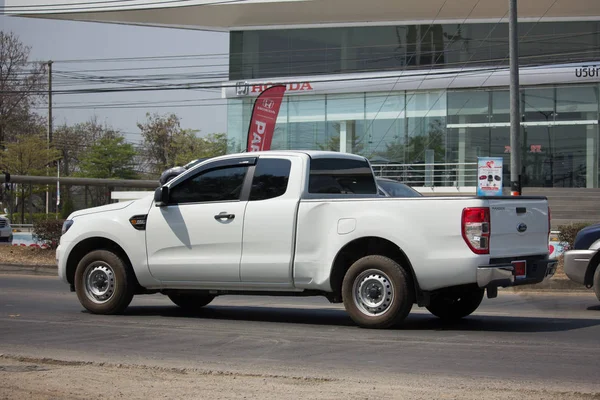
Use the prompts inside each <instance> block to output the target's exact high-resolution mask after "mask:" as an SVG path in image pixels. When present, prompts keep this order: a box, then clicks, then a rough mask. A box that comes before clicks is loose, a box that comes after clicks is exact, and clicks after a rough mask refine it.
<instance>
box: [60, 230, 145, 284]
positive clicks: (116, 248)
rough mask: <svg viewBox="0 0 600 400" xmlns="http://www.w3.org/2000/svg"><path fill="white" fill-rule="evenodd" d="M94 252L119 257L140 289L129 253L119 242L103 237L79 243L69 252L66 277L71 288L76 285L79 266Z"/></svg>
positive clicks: (91, 238) (95, 237)
mask: <svg viewBox="0 0 600 400" xmlns="http://www.w3.org/2000/svg"><path fill="white" fill-rule="evenodd" d="M94 250H107V251H111V252H113V253H115V254H116V255H118V256H119V257H120V258H121V259H122V260H123V262H124V263H125V266H126V267H127V268H129V269H130V270H131V276H133V278H134V279H135V282H134V284H135V286H136V287H138V288H139V287H140V284H139V282H138V280H137V277H136V276H135V270H134V269H133V265H132V264H131V259H130V257H129V256H128V255H127V252H126V251H125V250H124V249H123V248H122V247H121V246H120V245H119V244H118V243H117V242H115V241H113V240H111V239H108V238H105V237H101V236H94V237H90V238H87V239H84V240H82V241H81V242H79V243H77V244H76V245H75V247H73V249H72V250H71V251H70V252H69V255H68V257H67V267H66V277H67V281H68V282H69V284H70V285H71V286H72V285H74V284H75V271H76V269H77V265H78V264H79V262H80V261H81V259H82V258H83V257H84V256H85V255H86V254H88V253H89V252H91V251H94Z"/></svg>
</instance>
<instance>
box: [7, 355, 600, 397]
mask: <svg viewBox="0 0 600 400" xmlns="http://www.w3.org/2000/svg"><path fill="white" fill-rule="evenodd" d="M107 398H110V399H157V398H164V399H171V398H177V399H214V398H218V399H261V400H263V399H283V398H286V399H336V400H338V399H375V398H377V399H380V398H385V399H391V398H393V399H415V400H418V399H428V400H429V399H459V398H460V399H481V398H488V399H491V400H494V399H503V400H504V399H519V400H531V399H540V400H541V399H544V400H547V399H549V398H560V399H600V393H599V392H588V393H585V392H584V391H583V390H582V389H575V390H574V389H573V388H570V387H568V386H567V385H560V386H555V387H549V386H545V385H542V384H538V383H532V382H502V381H500V380H498V379H494V380H490V381H482V380H473V379H470V378H466V377H465V378H442V377H431V376H422V375H421V376H416V375H411V376H409V375H402V376H393V377H387V378H384V377H369V376H365V375H362V374H361V375H358V376H357V377H350V376H345V377H335V374H333V377H331V376H328V377H319V376H312V377H307V376H293V375H286V374H285V373H282V374H281V375H268V374H264V375H263V374H260V373H257V372H255V371H248V372H247V373H244V372H227V371H211V370H201V369H187V368H158V367H148V366H143V365H122V364H116V365H106V364H90V363H78V362H73V361H59V360H53V359H33V358H29V359H26V358H22V357H16V356H0V399H2V400H4V399H11V400H13V399H31V400H42V399H43V400H49V399H107Z"/></svg>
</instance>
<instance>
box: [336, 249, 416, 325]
mask: <svg viewBox="0 0 600 400" xmlns="http://www.w3.org/2000/svg"><path fill="white" fill-rule="evenodd" d="M382 289H384V292H381V290H382ZM342 298H343V301H344V307H345V308H346V311H347V312H348V314H349V315H350V317H351V318H352V320H353V321H354V322H355V323H356V324H357V325H359V326H360V327H363V328H371V329H382V328H389V327H391V326H393V325H395V324H398V323H400V322H401V321H402V320H404V319H405V318H406V316H407V315H408V313H410V310H411V308H412V305H413V303H414V287H413V286H412V283H411V279H410V275H409V273H408V272H407V271H406V270H405V269H404V268H403V267H402V266H401V265H399V264H398V263H397V262H395V261H394V260H392V259H390V258H387V257H383V256H377V255H372V256H366V257H363V258H361V259H359V260H358V261H356V262H355V263H354V264H352V266H351V267H350V268H349V269H348V271H347V272H346V275H345V276H344V281H343V282H342ZM374 298H375V300H376V301H378V303H374V302H371V303H369V302H370V301H372V300H373V299H374ZM379 312H381V314H378V313H379Z"/></svg>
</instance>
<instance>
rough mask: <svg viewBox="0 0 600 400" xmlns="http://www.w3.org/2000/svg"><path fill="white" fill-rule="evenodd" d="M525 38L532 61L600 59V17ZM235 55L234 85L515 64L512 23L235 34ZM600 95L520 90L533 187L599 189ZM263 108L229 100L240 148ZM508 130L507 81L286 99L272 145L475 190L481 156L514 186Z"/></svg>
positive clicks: (542, 27)
mask: <svg viewBox="0 0 600 400" xmlns="http://www.w3.org/2000/svg"><path fill="white" fill-rule="evenodd" d="M519 31H520V34H521V44H520V56H521V61H520V62H521V64H523V65H557V64H564V63H572V62H583V63H589V65H593V61H594V60H600V46H599V44H600V43H599V42H600V40H599V38H600V22H551V23H550V22H549V23H539V24H534V23H532V24H526V23H523V24H520V28H519ZM419 38H421V39H420V40H419ZM230 57H231V62H230V80H231V81H235V80H243V79H256V78H261V79H262V78H271V77H278V78H279V77H285V76H289V77H295V76H306V75H312V76H319V75H331V76H334V77H335V74H338V73H360V72H366V71H368V72H370V73H373V72H378V71H388V70H406V69H409V68H418V69H430V68H432V67H433V68H436V69H439V68H456V67H459V68H460V67H462V66H465V65H469V66H473V65H474V66H477V67H481V66H485V65H495V66H497V65H501V64H507V63H508V25H506V24H483V23H482V24H470V25H462V26H460V25H432V26H429V25H426V26H402V27H393V26H389V27H361V28H326V29H325V28H324V29H320V28H319V29H297V30H284V31H282V30H273V31H244V32H233V33H232V35H231V56H230ZM594 68H595V67H594ZM594 68H591V69H590V70H589V71H588V72H586V73H591V72H593V71H595V69H594ZM590 71H591V72H590ZM599 90H600V83H584V84H583V83H582V84H574V83H569V84H562V83H560V82H557V83H556V84H544V85H535V86H524V87H522V88H521V94H520V95H521V97H520V99H521V124H522V131H521V132H522V133H521V139H522V148H521V154H522V159H523V171H522V180H523V186H524V187H588V188H597V187H599V178H598V165H599V157H600V152H599V149H598V147H599V136H598V134H599V132H598V120H599V111H600V106H599V104H600V102H599ZM253 101H254V98H251V97H242V98H229V99H228V140H229V151H231V152H238V151H241V150H243V149H244V148H245V142H246V135H247V131H248V124H249V121H250V116H251V112H252V106H253ZM509 130H510V123H509V91H508V87H507V86H500V87H487V88H464V89H461V88H452V89H443V88H441V89H438V90H432V89H428V90H417V91H409V90H392V91H390V90H386V91H381V90H380V91H372V92H371V91H368V90H367V91H360V92H356V93H343V94H339V93H331V94H328V93H319V94H303V95H299V96H294V95H289V96H288V95H286V96H285V97H284V99H283V103H282V105H281V110H280V113H279V117H278V120H277V125H276V129H275V134H274V137H273V142H272V149H312V150H334V151H346V152H351V153H356V154H362V155H364V156H366V157H368V158H369V159H370V160H371V162H372V163H374V164H378V163H394V164H410V165H415V164H422V163H432V162H433V163H435V164H439V168H438V167H437V166H436V170H438V169H445V170H446V172H447V173H446V174H445V175H444V174H442V175H443V176H444V178H443V179H441V180H440V179H438V178H436V180H435V182H433V184H435V185H439V186H475V185H476V178H477V177H476V174H473V173H471V174H469V173H466V172H465V169H464V168H463V169H461V168H457V165H462V164H471V163H475V162H477V157H478V156H500V157H504V159H505V161H504V174H505V176H504V178H505V181H509V177H510V151H511V148H510V139H509ZM344 139H345V140H344ZM436 176H440V174H437V175H436Z"/></svg>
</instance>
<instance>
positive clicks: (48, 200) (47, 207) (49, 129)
mask: <svg viewBox="0 0 600 400" xmlns="http://www.w3.org/2000/svg"><path fill="white" fill-rule="evenodd" d="M50 143H52V61H48V150H50ZM49 152H50V151H48V153H49ZM48 164H50V162H48ZM48 168H49V165H46V175H48V173H49V171H48ZM49 211H50V185H46V215H48V213H49Z"/></svg>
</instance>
